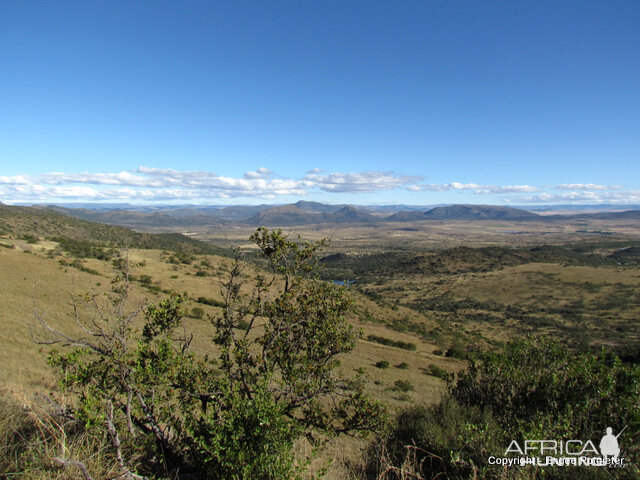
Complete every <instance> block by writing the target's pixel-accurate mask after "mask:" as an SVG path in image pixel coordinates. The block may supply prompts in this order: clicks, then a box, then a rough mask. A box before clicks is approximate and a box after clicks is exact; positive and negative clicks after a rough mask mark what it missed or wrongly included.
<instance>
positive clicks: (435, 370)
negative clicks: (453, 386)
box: [425, 363, 453, 382]
mask: <svg viewBox="0 0 640 480" xmlns="http://www.w3.org/2000/svg"><path fill="white" fill-rule="evenodd" d="M425 371H426V373H427V374H428V375H431V376H432V377H436V378H440V379H441V380H444V381H445V382H448V381H450V380H451V379H452V378H453V373H449V372H447V371H446V370H445V369H444V368H441V367H439V366H437V365H434V364H433V363H430V364H429V366H427V368H426V369H425Z"/></svg>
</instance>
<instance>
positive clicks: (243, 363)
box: [36, 228, 385, 479]
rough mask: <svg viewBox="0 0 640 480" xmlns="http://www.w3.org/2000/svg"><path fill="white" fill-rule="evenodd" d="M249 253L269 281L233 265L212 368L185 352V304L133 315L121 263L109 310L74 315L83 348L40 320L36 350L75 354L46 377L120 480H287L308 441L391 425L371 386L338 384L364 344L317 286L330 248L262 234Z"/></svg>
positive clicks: (59, 356) (99, 307) (343, 310)
mask: <svg viewBox="0 0 640 480" xmlns="http://www.w3.org/2000/svg"><path fill="white" fill-rule="evenodd" d="M251 239H252V240H253V241H254V242H255V243H256V245H257V246H258V251H259V254H260V255H261V256H262V257H263V258H264V259H265V260H266V262H267V264H268V266H269V273H268V274H266V273H265V272H261V273H259V274H257V275H256V278H255V281H254V282H253V283H250V282H248V281H247V280H246V275H245V274H244V273H243V270H244V268H245V263H244V262H243V261H242V259H241V258H240V257H238V258H236V262H235V263H234V264H233V266H232V268H231V270H230V272H229V277H228V280H227V281H226V282H225V283H224V291H223V295H224V307H223V313H222V315H221V316H220V317H217V318H213V319H212V326H213V327H214V329H215V331H214V339H215V344H216V346H215V348H213V349H212V351H211V352H210V356H198V355H196V354H194V353H193V352H192V351H191V350H190V343H191V336H190V335H188V334H187V333H186V332H185V330H184V327H183V326H182V315H183V306H182V304H183V301H184V298H183V297H182V296H180V295H171V296H170V297H169V298H166V299H165V300H163V301H161V302H159V303H157V304H148V305H142V306H138V307H135V308H131V307H128V305H130V304H131V302H130V300H128V286H129V277H128V268H127V262H126V261H117V262H114V266H116V267H117V268H119V269H120V273H119V274H118V276H117V278H116V279H115V280H114V282H113V284H112V292H111V294H110V295H109V296H108V298H106V302H102V301H101V300H100V297H97V296H86V297H84V299H83V300H84V301H85V302H87V303H89V304H90V305H93V307H94V312H96V314H95V315H92V316H90V317H89V318H84V317H83V315H82V314H81V313H80V312H81V311H82V308H79V302H76V301H74V303H73V305H74V312H75V316H76V321H77V324H78V325H79V326H80V327H81V329H82V330H83V331H84V332H85V333H86V335H85V336H84V337H81V338H76V337H72V336H70V335H68V334H66V333H65V332H61V331H58V330H55V329H53V328H52V327H50V326H49V325H48V324H47V322H46V321H45V319H44V318H41V317H39V316H38V312H36V316H37V317H38V318H39V320H40V323H41V325H42V327H43V329H44V331H45V333H46V334H47V338H43V339H41V341H42V342H44V343H51V344H54V343H55V344H61V345H64V346H66V347H71V351H69V350H67V351H65V352H64V353H53V354H52V355H51V357H50V363H51V364H52V365H53V366H55V367H56V368H57V369H58V371H59V372H60V374H61V379H62V384H63V386H64V387H65V388H67V389H69V390H71V391H75V392H76V393H77V394H78V399H79V400H78V404H77V406H76V408H75V409H74V412H73V415H74V416H75V417H76V418H78V419H81V420H82V421H83V422H84V424H85V426H86V428H87V429H88V430H89V431H90V432H93V433H94V434H95V435H96V436H102V437H107V438H108V439H109V440H110V442H111V445H112V453H113V455H114V456H115V457H116V458H117V460H118V463H119V465H120V467H121V469H122V471H123V475H124V476H125V477H129V478H139V477H140V476H142V475H153V474H163V475H166V474H169V473H171V474H173V473H175V472H176V471H180V472H188V471H192V472H198V474H199V475H200V476H201V477H202V478H210V479H217V478H225V479H226V478H233V479H245V478H246V479H249V478H251V479H262V478H264V479H269V478H291V477H292V476H294V475H295V474H296V471H297V466H296V465H295V462H294V458H293V456H292V446H293V443H294V442H295V440H296V439H297V438H299V437H300V436H301V435H306V436H307V438H309V439H310V440H311V441H312V442H316V441H317V440H319V439H320V438H323V437H324V436H326V435H333V434H338V433H342V432H344V433H358V432H363V433H364V432H368V431H371V430H378V429H380V428H381V427H382V425H383V424H384V422H385V414H384V410H383V408H382V407H381V405H380V404H378V403H377V402H375V401H373V400H371V399H370V398H369V397H368V396H367V395H366V394H365V392H364V384H363V381H362V379H361V378H355V379H353V378H341V377H340V376H339V375H338V374H337V370H336V368H337V366H338V359H337V356H338V355H341V354H345V353H348V352H349V351H351V350H352V349H353V348H354V346H355V342H356V340H357V338H358V335H359V334H358V332H356V331H355V329H354V328H353V327H352V326H351V325H350V324H349V322H348V321H347V314H348V312H349V309H350V307H351V299H350V298H349V297H347V295H346V291H345V289H344V288H341V287H337V286H335V285H332V284H330V283H328V282H322V281H320V280H318V279H317V278H316V277H315V274H316V272H317V267H318V264H317V261H316V252H317V251H318V250H319V249H320V248H321V247H322V246H323V245H324V243H325V242H324V241H320V242H293V241H290V240H288V239H287V237H285V236H284V235H283V234H282V232H281V231H268V230H266V229H263V228H261V229H258V231H257V232H256V233H255V234H254V235H253V236H252V237H251ZM138 317H142V325H141V322H140V321H139V320H138ZM213 357H217V358H216V359H214V358H213Z"/></svg>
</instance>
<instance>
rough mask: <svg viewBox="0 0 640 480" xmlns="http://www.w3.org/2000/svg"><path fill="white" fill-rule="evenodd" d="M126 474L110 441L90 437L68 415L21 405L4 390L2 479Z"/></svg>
mask: <svg viewBox="0 0 640 480" xmlns="http://www.w3.org/2000/svg"><path fill="white" fill-rule="evenodd" d="M83 469H84V470H86V471H83ZM88 472H91V477H89V476H87V475H89V473H88ZM120 473H121V472H120V471H119V469H118V465H117V462H116V461H115V458H114V456H113V454H112V452H111V450H110V446H109V444H108V442H107V441H106V439H97V438H95V437H90V436H88V435H87V434H86V433H85V432H84V429H83V428H82V426H81V425H79V424H78V423H77V422H76V421H74V420H70V419H69V418H66V417H65V415H64V414H62V413H56V412H53V411H51V410H50V409H48V408H44V407H40V406H38V405H32V406H21V405H20V404H19V403H18V402H17V401H16V400H14V399H12V398H11V397H10V396H9V395H8V394H6V393H1V392H0V479H2V480H5V479H6V480H8V479H18V478H19V479H21V480H23V479H24V480H45V479H46V480H48V479H52V480H72V479H74V480H75V479H81V478H85V479H87V478H94V479H98V478H116V477H118V476H119V475H120Z"/></svg>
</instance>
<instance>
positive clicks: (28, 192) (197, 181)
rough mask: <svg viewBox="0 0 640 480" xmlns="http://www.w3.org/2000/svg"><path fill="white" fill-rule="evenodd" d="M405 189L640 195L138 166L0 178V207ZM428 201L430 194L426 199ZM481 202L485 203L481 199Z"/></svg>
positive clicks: (499, 199)
mask: <svg viewBox="0 0 640 480" xmlns="http://www.w3.org/2000/svg"><path fill="white" fill-rule="evenodd" d="M392 190H396V191H399V190H404V191H406V192H413V193H415V195H416V197H415V198H416V200H415V201H416V203H433V202H436V201H439V199H438V194H439V193H442V192H466V193H468V194H471V195H479V196H484V197H485V198H486V197H487V196H491V197H492V201H494V202H496V203H511V204H517V203H522V204H524V203H640V190H630V189H626V188H625V187H624V186H621V185H601V184H596V183H566V184H559V185H554V186H535V185H526V184H516V185H487V184H480V183H460V182H450V183H440V184H437V183H424V179H423V177H421V176H418V175H404V174H399V173H397V172H394V171H364V172H346V173H345V172H325V171H324V170H322V169H319V168H314V169H312V170H309V171H308V172H307V173H306V174H305V175H304V176H303V177H301V178H285V177H282V176H279V175H277V174H276V173H274V172H273V171H271V170H270V169H268V168H265V167H261V168H258V169H256V170H254V171H249V172H245V173H244V174H243V175H242V176H239V177H228V176H223V175H218V174H216V173H214V172H209V171H184V170H174V169H160V168H153V167H146V166H141V167H138V168H137V169H135V170H131V171H122V172H102V173H89V172H85V173H63V172H50V173H46V174H42V175H14V176H0V201H6V202H14V203H26V202H34V203H36V202H47V201H52V202H54V201H98V202H100V201H122V200H126V201H133V202H136V201H137V202H207V201H210V202H211V201H217V200H222V199H238V198H246V199H266V200H269V199H276V198H278V197H286V196H289V197H303V196H305V195H309V194H312V193H325V194H362V193H369V194H375V193H378V192H388V191H392ZM427 195H428V196H427ZM484 201H486V200H484Z"/></svg>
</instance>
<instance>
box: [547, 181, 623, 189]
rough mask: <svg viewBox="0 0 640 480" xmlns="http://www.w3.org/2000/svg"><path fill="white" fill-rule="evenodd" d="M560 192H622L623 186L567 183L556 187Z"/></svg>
mask: <svg viewBox="0 0 640 480" xmlns="http://www.w3.org/2000/svg"><path fill="white" fill-rule="evenodd" d="M555 188H556V189H558V190H620V189H622V188H624V187H623V186H622V185H597V184H595V183H565V184H562V185H557V186H556V187H555Z"/></svg>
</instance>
